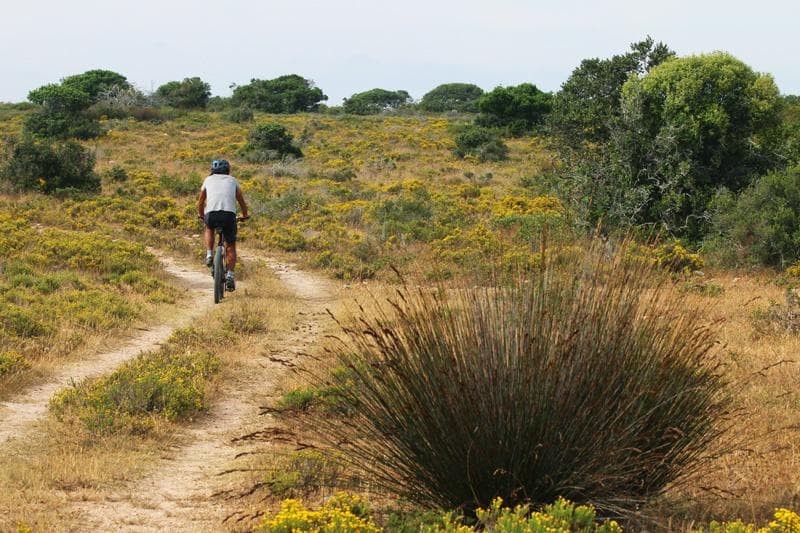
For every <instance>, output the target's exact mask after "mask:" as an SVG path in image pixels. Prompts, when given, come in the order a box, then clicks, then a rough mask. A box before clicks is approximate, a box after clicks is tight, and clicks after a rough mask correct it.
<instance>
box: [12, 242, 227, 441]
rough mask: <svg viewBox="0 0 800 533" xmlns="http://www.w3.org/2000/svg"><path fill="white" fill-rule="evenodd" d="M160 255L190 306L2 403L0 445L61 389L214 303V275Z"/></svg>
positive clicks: (148, 345) (150, 344) (108, 367)
mask: <svg viewBox="0 0 800 533" xmlns="http://www.w3.org/2000/svg"><path fill="white" fill-rule="evenodd" d="M154 253H155V252H154ZM156 255H157V257H158V258H159V260H160V261H161V263H162V264H163V266H164V270H165V271H166V272H167V273H169V274H171V275H172V276H175V277H176V278H178V280H179V281H180V283H181V284H182V285H183V286H184V287H186V288H187V289H188V290H189V294H188V299H187V302H189V305H185V306H183V307H180V308H178V309H176V310H175V311H174V312H172V313H171V314H170V322H169V323H168V324H161V325H156V326H152V327H150V328H148V329H146V330H143V331H141V332H138V333H136V334H134V335H133V336H132V337H130V338H129V339H128V341H127V342H125V344H124V345H122V346H121V347H119V348H115V349H114V350H111V351H108V352H104V353H99V354H97V355H95V356H93V357H90V358H87V359H82V360H80V361H74V362H72V363H70V364H68V365H67V366H65V367H64V368H62V369H61V370H59V371H58V373H56V374H55V375H54V376H52V377H51V379H50V381H48V382H46V383H42V384H39V385H36V386H33V387H30V388H29V389H27V390H25V391H23V392H21V393H20V394H18V395H16V396H14V397H13V398H11V399H10V400H9V401H5V402H0V445H2V444H4V443H5V442H6V441H8V440H9V439H10V438H19V437H22V436H24V434H25V432H26V431H27V430H29V429H30V428H31V426H32V425H33V423H34V422H36V421H37V420H39V419H40V418H41V417H42V416H43V415H44V414H45V413H46V412H47V406H48V402H49V401H50V398H51V397H52V396H53V395H54V394H55V393H56V392H58V391H59V390H60V389H63V388H64V387H67V386H69V385H70V384H71V383H73V382H78V381H81V380H83V379H86V378H91V377H95V376H100V375H103V374H107V373H108V372H110V371H112V370H113V369H114V368H116V367H117V366H119V365H120V364H121V363H123V362H125V361H127V360H128V359H132V358H133V357H135V356H136V355H137V354H139V353H141V352H143V351H148V350H152V349H153V348H155V347H157V346H158V345H159V344H160V343H162V342H164V341H165V340H167V338H169V336H170V335H171V334H172V332H173V331H175V330H176V329H177V328H180V327H183V326H186V325H188V324H189V323H191V321H192V320H194V319H196V318H197V317H199V316H201V315H202V314H203V313H205V312H206V311H207V310H208V308H209V307H210V306H212V305H214V304H213V302H212V299H211V296H210V291H211V287H212V282H211V276H209V275H208V273H207V272H200V271H196V270H190V269H187V268H185V267H184V266H182V265H180V264H179V263H177V262H176V261H175V260H174V259H171V258H168V257H165V256H163V255H161V254H156Z"/></svg>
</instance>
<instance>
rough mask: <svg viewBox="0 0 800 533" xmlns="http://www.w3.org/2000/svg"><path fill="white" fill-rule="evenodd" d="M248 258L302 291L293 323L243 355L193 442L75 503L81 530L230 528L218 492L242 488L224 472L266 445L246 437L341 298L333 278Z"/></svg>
mask: <svg viewBox="0 0 800 533" xmlns="http://www.w3.org/2000/svg"><path fill="white" fill-rule="evenodd" d="M243 255H244V257H245V258H248V255H247V254H243ZM249 259H250V260H262V261H264V262H265V263H266V264H267V265H268V266H269V267H270V268H271V269H272V270H273V271H274V272H275V274H276V275H277V276H278V278H279V279H280V280H281V281H282V282H283V283H284V284H285V285H286V286H287V287H288V288H289V289H290V290H291V291H292V293H293V294H294V295H295V297H296V298H297V301H296V302H293V307H294V310H295V312H296V313H297V321H296V322H295V324H294V326H293V327H292V328H291V330H289V331H286V332H283V333H281V334H279V335H280V336H279V337H278V338H274V339H270V343H269V346H268V347H266V348H264V349H262V352H261V353H260V354H258V356H257V357H253V356H250V357H242V358H241V360H240V361H239V364H238V365H236V368H235V370H234V372H233V376H232V378H230V379H226V380H225V381H224V382H223V383H222V384H221V386H220V387H221V390H220V391H219V395H218V398H219V399H218V400H217V401H216V402H215V403H214V404H213V405H212V407H211V409H210V410H209V412H208V413H207V415H206V416H204V417H203V418H202V419H201V420H198V421H197V422H196V423H195V424H194V425H193V426H191V427H190V428H189V429H188V432H189V439H188V440H187V442H189V443H190V444H188V445H186V446H184V447H181V448H179V449H176V450H173V451H172V453H170V454H169V456H167V457H163V458H162V459H160V460H159V462H158V463H157V464H156V465H154V468H153V469H152V470H151V473H150V474H149V475H148V476H147V477H145V478H143V479H141V480H138V481H136V482H133V483H130V484H128V485H126V486H124V487H122V488H120V489H117V490H114V491H112V492H107V493H100V494H99V495H98V497H97V498H96V499H94V500H93V501H84V502H76V503H75V509H74V510H75V511H76V512H78V513H79V514H80V516H81V519H80V523H81V524H82V528H81V529H84V530H91V531H225V530H226V526H225V525H224V523H223V521H224V519H225V518H226V516H228V515H229V514H230V511H229V510H228V509H226V500H225V499H223V498H220V497H215V495H216V494H219V493H223V492H225V491H228V490H231V489H234V488H235V487H234V486H232V485H231V483H232V482H233V479H234V478H232V477H231V476H227V475H224V473H225V472H226V471H227V470H229V469H231V468H233V467H235V459H236V457H237V456H241V455H242V454H247V453H248V452H249V451H251V450H253V449H254V448H253V447H254V446H256V445H258V444H260V443H256V442H253V441H251V440H248V439H241V438H239V437H241V436H242V435H247V434H249V433H252V432H255V431H258V430H259V429H263V428H264V425H265V420H264V417H263V416H260V415H259V413H260V406H263V405H264V403H265V401H266V399H268V398H270V397H272V396H274V395H275V394H277V390H276V388H277V383H278V381H279V379H280V376H282V375H283V374H284V373H285V372H287V369H288V368H289V367H291V366H292V365H293V362H294V361H296V360H297V359H298V358H299V357H300V356H301V354H302V353H303V351H307V350H308V348H309V346H310V345H311V344H312V343H314V342H315V341H316V340H318V338H319V337H320V335H321V334H322V333H323V330H324V327H325V322H324V321H325V320H326V315H325V312H324V311H325V307H326V305H327V304H328V303H329V302H330V301H331V299H332V298H333V297H334V296H333V294H334V291H333V287H332V285H331V283H330V282H328V281H326V280H324V279H323V278H320V277H317V276H314V275H311V274H308V273H304V272H302V271H300V270H297V269H295V268H294V267H293V266H292V265H290V264H286V263H282V262H280V261H276V260H273V259H269V258H258V257H256V256H253V255H250V256H249ZM280 311H281V310H276V312H280Z"/></svg>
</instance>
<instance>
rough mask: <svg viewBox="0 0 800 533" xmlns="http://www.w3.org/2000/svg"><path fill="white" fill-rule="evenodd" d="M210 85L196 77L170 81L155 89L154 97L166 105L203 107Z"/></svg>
mask: <svg viewBox="0 0 800 533" xmlns="http://www.w3.org/2000/svg"><path fill="white" fill-rule="evenodd" d="M210 96H211V85H209V84H208V83H206V82H204V81H203V80H201V79H200V78H198V77H194V78H184V80H183V81H170V82H167V83H165V84H164V85H162V86H160V87H159V88H158V89H156V97H158V98H159V99H160V100H161V101H162V102H164V103H165V104H166V105H168V106H172V107H179V108H182V109H205V107H206V105H208V99H209V97H210Z"/></svg>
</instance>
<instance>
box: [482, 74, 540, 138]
mask: <svg viewBox="0 0 800 533" xmlns="http://www.w3.org/2000/svg"><path fill="white" fill-rule="evenodd" d="M551 99H552V95H551V94H550V93H546V92H542V91H541V90H539V89H538V88H537V87H536V86H535V85H533V84H531V83H522V84H520V85H517V86H511V87H496V88H495V89H494V90H493V91H491V92H488V93H486V94H484V95H483V96H481V97H480V99H479V100H478V110H479V111H480V113H481V114H480V116H478V119H477V121H476V123H477V124H478V125H480V126H488V127H500V128H506V129H507V130H508V133H510V134H511V135H522V134H524V133H526V132H528V131H530V130H532V129H533V128H534V127H535V126H537V125H539V124H541V123H542V122H543V121H544V119H545V117H546V116H547V113H549V112H550V101H551Z"/></svg>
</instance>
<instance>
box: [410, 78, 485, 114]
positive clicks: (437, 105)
mask: <svg viewBox="0 0 800 533" xmlns="http://www.w3.org/2000/svg"><path fill="white" fill-rule="evenodd" d="M482 95H483V89H481V88H480V87H478V86H477V85H473V84H471V83H445V84H443V85H439V86H438V87H436V88H434V89H431V90H430V91H428V92H427V93H425V95H424V96H423V97H422V100H420V102H419V107H420V109H422V110H423V111H430V112H435V113H442V112H445V111H459V112H462V113H474V112H476V111H477V110H478V99H479V98H480V97H481V96H482Z"/></svg>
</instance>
